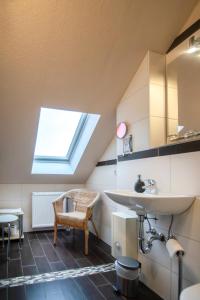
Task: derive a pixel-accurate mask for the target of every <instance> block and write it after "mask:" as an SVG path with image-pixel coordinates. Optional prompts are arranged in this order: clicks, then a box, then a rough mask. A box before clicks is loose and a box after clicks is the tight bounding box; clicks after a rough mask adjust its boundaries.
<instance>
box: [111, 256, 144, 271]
mask: <svg viewBox="0 0 200 300" xmlns="http://www.w3.org/2000/svg"><path fill="white" fill-rule="evenodd" d="M117 262H118V264H119V265H120V266H122V267H123V268H126V269H130V270H137V269H139V268H141V263H140V262H139V261H138V260H136V259H134V258H132V257H129V256H119V257H118V258H117Z"/></svg>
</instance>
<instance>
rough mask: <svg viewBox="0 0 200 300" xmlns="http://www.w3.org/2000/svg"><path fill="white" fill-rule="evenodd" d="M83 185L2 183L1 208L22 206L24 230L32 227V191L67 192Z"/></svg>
mask: <svg viewBox="0 0 200 300" xmlns="http://www.w3.org/2000/svg"><path fill="white" fill-rule="evenodd" d="M79 187H83V185H78V184H74V185H72V184H0V208H19V207H20V208H22V210H23V211H24V231H31V230H32V227H31V224H32V202H31V196H32V195H31V193H32V192H57V191H58V192H65V191H67V190H69V189H72V188H79Z"/></svg>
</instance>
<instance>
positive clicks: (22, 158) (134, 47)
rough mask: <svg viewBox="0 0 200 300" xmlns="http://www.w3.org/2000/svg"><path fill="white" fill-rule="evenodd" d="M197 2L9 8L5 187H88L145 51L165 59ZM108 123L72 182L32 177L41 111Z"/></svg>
mask: <svg viewBox="0 0 200 300" xmlns="http://www.w3.org/2000/svg"><path fill="white" fill-rule="evenodd" d="M196 2H197V1H195V0H168V1H165V0H143V1H141V0H73V1H70V0H42V1H41V0H26V1H22V0H3V1H1V3H0V8H1V9H0V39H1V47H0V183H70V182H73V183H83V182H85V181H86V179H87V177H88V176H89V174H90V172H91V171H92V169H93V167H94V166H95V164H96V162H97V161H98V159H99V157H100V156H101V155H102V153H103V151H104V150H105V148H106V146H107V145H108V143H109V141H110V140H111V138H112V137H113V133H114V130H115V110H116V106H117V103H118V102H119V100H120V98H121V96H122V95H123V92H124V90H125V89H126V88H127V86H128V84H129V82H130V80H131V77H132V76H133V75H134V73H135V71H136V69H137V66H138V65H139V63H140V62H141V60H142V58H143V57H144V55H145V53H146V51H147V49H151V50H153V51H157V52H160V53H164V52H165V51H166V49H167V48H168V46H169V45H170V43H171V42H172V40H173V39H174V38H175V36H176V35H177V34H178V32H179V31H180V29H181V27H182V26H183V24H184V22H185V20H186V19H187V17H188V16H189V14H190V12H191V10H192V8H193V7H194V5H195V3H196ZM41 106H44V107H52V108H61V109H71V110H78V111H83V112H91V113H100V114H101V115H102V117H101V120H100V122H99V124H98V127H97V129H96V131H95V134H94V136H93V137H92V140H91V143H90V144H89V146H88V147H87V150H86V152H85V154H84V155H83V157H82V159H81V162H80V164H79V166H78V168H77V171H76V173H75V174H74V175H73V176H59V175H57V176H55V175H51V176H48V175H31V166H32V158H33V152H34V147H35V139H36V134H37V124H38V118H39V111H40V107H41Z"/></svg>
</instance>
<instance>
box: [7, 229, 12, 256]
mask: <svg viewBox="0 0 200 300" xmlns="http://www.w3.org/2000/svg"><path fill="white" fill-rule="evenodd" d="M10 234H11V232H10V223H8V245H7V259H10Z"/></svg>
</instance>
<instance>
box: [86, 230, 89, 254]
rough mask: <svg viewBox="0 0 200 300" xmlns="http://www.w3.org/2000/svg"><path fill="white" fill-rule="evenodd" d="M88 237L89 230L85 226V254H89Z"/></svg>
mask: <svg viewBox="0 0 200 300" xmlns="http://www.w3.org/2000/svg"><path fill="white" fill-rule="evenodd" d="M88 237H89V230H88V228H85V255H88Z"/></svg>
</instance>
